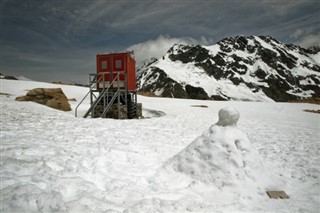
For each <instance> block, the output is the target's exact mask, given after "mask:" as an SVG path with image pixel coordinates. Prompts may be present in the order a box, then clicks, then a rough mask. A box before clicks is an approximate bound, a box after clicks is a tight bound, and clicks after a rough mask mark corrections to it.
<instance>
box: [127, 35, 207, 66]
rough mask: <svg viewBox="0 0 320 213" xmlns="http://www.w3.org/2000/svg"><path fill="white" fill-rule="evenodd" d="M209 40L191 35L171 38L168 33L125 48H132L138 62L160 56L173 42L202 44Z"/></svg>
mask: <svg viewBox="0 0 320 213" xmlns="http://www.w3.org/2000/svg"><path fill="white" fill-rule="evenodd" d="M208 43H209V42H208V41H207V39H206V38H205V37H201V38H200V39H198V40H197V39H194V38H191V37H182V38H171V37H170V36H169V35H166V36H164V35H160V36H159V37H158V38H157V39H154V40H148V41H146V42H143V43H138V44H134V45H132V46H130V47H128V48H127V50H129V51H131V50H133V51H134V53H135V58H136V62H137V64H140V63H141V62H143V61H144V60H146V59H149V58H152V57H155V58H160V57H161V56H163V55H164V54H165V53H166V52H167V51H168V50H169V49H170V47H172V46H173V45H174V44H204V45H207V44H208Z"/></svg>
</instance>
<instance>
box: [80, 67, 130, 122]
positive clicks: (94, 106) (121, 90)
mask: <svg viewBox="0 0 320 213" xmlns="http://www.w3.org/2000/svg"><path fill="white" fill-rule="evenodd" d="M106 75H109V76H108V78H106ZM120 76H121V77H122V79H124V80H121V78H120ZM110 77H112V78H110ZM126 78H127V76H126V73H125V72H117V73H112V72H111V73H103V74H99V75H97V74H90V90H89V92H88V93H87V94H86V95H85V96H84V98H83V99H82V100H81V101H80V103H79V104H78V106H77V107H76V109H75V116H76V117H77V112H78V108H79V106H80V105H81V104H82V103H83V101H84V100H85V99H86V98H87V97H88V95H90V107H89V109H88V110H87V111H86V113H85V114H84V116H83V117H84V118H87V117H88V116H91V117H92V118H95V117H102V118H105V117H106V115H107V113H108V111H109V110H110V108H111V106H112V105H113V104H117V107H118V118H120V105H121V102H123V104H124V105H126V106H127V103H128V102H129V101H130V102H131V99H130V98H128V94H127V87H126V83H123V82H124V81H126ZM104 79H112V81H111V82H110V81H108V82H107V81H105V80H104ZM100 84H101V85H102V88H98V85H100ZM95 93H99V95H98V96H97V95H96V94H95ZM135 94H136V93H135ZM135 99H136V98H135ZM98 106H100V108H101V106H102V107H103V108H102V109H103V110H102V112H101V115H100V116H97V115H98V114H99V113H98V112H97V110H98V108H99V107H98ZM128 110H129V109H128ZM131 114H132V113H131ZM131 114H129V113H128V115H129V117H130V116H131Z"/></svg>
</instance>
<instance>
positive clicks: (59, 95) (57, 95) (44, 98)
mask: <svg viewBox="0 0 320 213" xmlns="http://www.w3.org/2000/svg"><path fill="white" fill-rule="evenodd" d="M16 101H33V102H36V103H39V104H43V105H46V106H48V107H51V108H54V109H58V110H62V111H70V110H71V107H70V104H69V102H68V99H67V97H66V96H65V94H64V93H63V91H62V89H61V88H36V89H32V90H30V91H29V92H28V93H27V94H26V95H25V96H20V97H17V98H16Z"/></svg>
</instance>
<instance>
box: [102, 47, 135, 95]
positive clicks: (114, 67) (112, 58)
mask: <svg viewBox="0 0 320 213" xmlns="http://www.w3.org/2000/svg"><path fill="white" fill-rule="evenodd" d="M97 75H98V78H101V81H99V84H98V85H97V89H103V88H105V87H107V86H109V85H110V83H111V82H112V81H113V80H114V79H115V78H116V77H117V75H119V82H118V83H120V85H119V86H120V87H121V88H125V87H127V88H126V89H127V90H129V91H135V90H136V63H135V60H134V58H133V55H132V53H131V52H125V53H110V54H97ZM98 80H99V79H98ZM113 86H118V85H117V84H115V85H113Z"/></svg>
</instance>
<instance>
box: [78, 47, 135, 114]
mask: <svg viewBox="0 0 320 213" xmlns="http://www.w3.org/2000/svg"><path fill="white" fill-rule="evenodd" d="M96 63H97V70H96V73H95V74H90V91H89V92H88V94H87V95H86V96H85V97H84V99H85V98H86V97H87V96H88V95H89V94H90V103H91V104H90V108H89V109H88V111H87V112H86V113H85V115H84V117H87V116H89V115H91V117H93V118H94V117H113V118H115V116H114V114H115V113H114V112H115V111H117V118H133V117H139V116H141V104H140V105H139V106H137V105H138V104H137V92H136V66H135V60H134V56H133V52H123V53H109V54H97V55H96ZM84 99H83V100H84ZM81 103H82V101H81V102H80V104H81ZM80 104H79V105H80ZM79 105H78V106H79ZM77 108H78V107H77ZM77 108H76V113H77ZM137 108H139V109H137ZM109 111H112V112H109ZM110 114H113V115H110ZM76 115H77V114H76Z"/></svg>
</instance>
